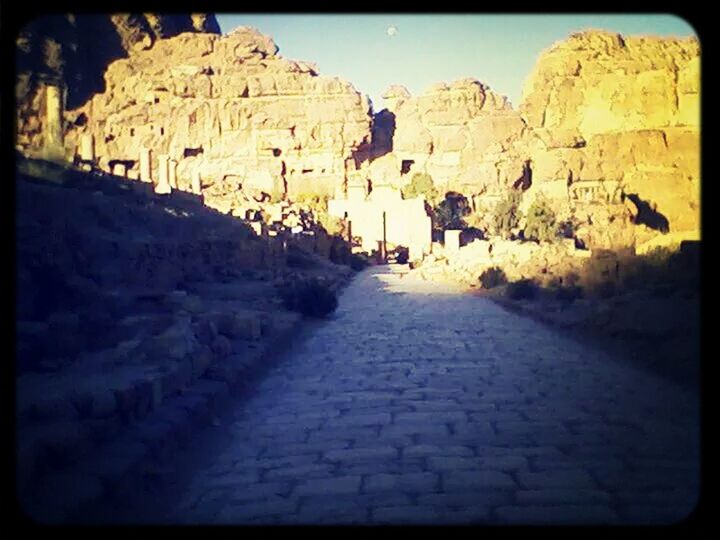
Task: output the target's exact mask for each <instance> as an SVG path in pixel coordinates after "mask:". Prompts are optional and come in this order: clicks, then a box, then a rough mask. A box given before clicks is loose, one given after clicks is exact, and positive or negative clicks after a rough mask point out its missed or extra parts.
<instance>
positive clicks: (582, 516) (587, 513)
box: [495, 505, 620, 525]
mask: <svg viewBox="0 0 720 540" xmlns="http://www.w3.org/2000/svg"><path fill="white" fill-rule="evenodd" d="M495 515H496V516H497V521H498V522H499V523H508V524H513V525H617V524H618V523H619V522H620V517H619V516H618V514H617V513H616V512H615V511H614V510H612V509H611V508H609V507H608V506H602V505H587V506H586V505H562V506H501V507H499V508H496V509H495Z"/></svg>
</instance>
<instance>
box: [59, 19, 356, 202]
mask: <svg viewBox="0 0 720 540" xmlns="http://www.w3.org/2000/svg"><path fill="white" fill-rule="evenodd" d="M105 86H106V90H105V92H104V93H100V94H95V95H94V96H93V98H92V100H90V101H88V102H87V103H86V104H84V105H83V106H81V107H79V108H78V109H75V110H73V111H70V112H69V113H68V114H67V119H68V120H69V126H68V130H67V131H66V133H65V145H66V151H67V152H68V153H71V154H72V153H76V152H78V151H79V148H80V146H81V139H82V137H83V136H87V134H91V135H92V136H93V140H94V156H95V159H96V160H97V161H98V162H99V164H100V166H101V167H102V168H104V169H109V168H110V162H111V161H114V160H122V161H126V162H127V167H128V170H129V171H132V170H135V169H139V156H140V154H141V151H142V149H144V148H146V149H150V150H151V152H152V156H151V164H152V176H153V178H155V179H157V178H158V172H159V171H158V159H157V158H158V156H161V155H166V156H168V157H169V159H170V160H173V161H174V162H175V163H176V164H177V165H176V166H177V171H176V173H177V186H178V188H179V189H183V190H187V191H190V190H191V183H192V178H193V176H194V175H199V177H200V179H201V184H202V188H203V194H204V195H205V196H206V202H207V204H208V205H210V206H215V207H217V208H218V209H221V210H223V211H231V210H232V208H233V207H234V199H233V198H234V196H235V194H236V192H237V191H238V189H239V188H242V189H243V190H245V191H251V192H252V191H253V190H254V191H257V192H265V193H267V194H277V195H282V194H284V193H288V194H290V195H296V194H298V193H299V192H300V191H317V192H325V193H328V194H332V193H333V192H334V190H335V188H336V187H338V186H340V185H342V183H343V182H344V180H345V175H346V170H347V169H348V168H352V169H354V168H355V161H354V159H353V154H354V152H355V150H357V149H358V148H359V147H360V146H361V145H363V144H366V143H367V142H368V141H369V139H370V116H369V114H368V111H369V108H370V106H369V102H368V100H367V98H366V97H364V96H361V95H360V94H359V93H358V92H357V91H356V90H355V89H354V88H353V87H352V86H351V85H350V84H349V83H347V82H345V81H342V80H340V79H337V78H333V77H323V76H320V75H318V74H317V70H316V68H315V67H314V66H313V65H311V64H307V63H304V62H295V61H291V60H288V59H285V58H283V57H281V56H279V55H278V48H277V46H276V45H275V43H274V42H273V40H272V39H271V38H269V37H268V36H265V35H263V34H261V33H259V32H258V31H257V30H255V29H252V28H247V27H242V28H239V29H237V30H236V31H234V32H232V33H231V34H229V35H227V36H218V35H215V34H208V33H203V34H196V33H183V34H180V35H178V36H176V37H173V38H170V39H163V40H159V41H158V42H157V43H155V44H154V45H153V47H152V48H150V49H148V50H143V51H136V52H133V53H132V54H130V56H129V57H128V58H126V59H120V60H117V61H115V62H113V63H112V64H110V66H108V69H107V71H106V72H105ZM238 203H239V201H238Z"/></svg>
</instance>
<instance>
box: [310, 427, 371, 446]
mask: <svg viewBox="0 0 720 540" xmlns="http://www.w3.org/2000/svg"><path fill="white" fill-rule="evenodd" d="M379 429H380V428H378V427H343V428H342V429H335V430H333V429H321V430H319V431H313V432H312V433H310V434H309V436H308V438H307V441H306V442H308V443H323V442H334V441H343V440H345V441H354V440H369V439H377V438H378V437H377V435H378V431H379ZM383 429H384V428H383Z"/></svg>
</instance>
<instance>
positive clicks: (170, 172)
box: [168, 159, 177, 189]
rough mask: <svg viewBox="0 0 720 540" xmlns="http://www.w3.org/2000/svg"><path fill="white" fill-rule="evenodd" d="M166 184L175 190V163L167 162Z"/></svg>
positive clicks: (170, 160) (173, 161) (172, 160)
mask: <svg viewBox="0 0 720 540" xmlns="http://www.w3.org/2000/svg"><path fill="white" fill-rule="evenodd" d="M168 184H170V187H171V188H173V189H177V161H175V160H174V159H169V160H168Z"/></svg>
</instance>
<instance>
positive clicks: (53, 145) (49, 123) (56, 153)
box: [45, 85, 65, 160]
mask: <svg viewBox="0 0 720 540" xmlns="http://www.w3.org/2000/svg"><path fill="white" fill-rule="evenodd" d="M62 117H63V95H62V88H60V87H58V86H53V85H48V86H46V87H45V121H46V125H45V156H46V157H47V159H52V160H58V159H63V158H64V154H65V151H64V149H63V127H62V126H63V124H62Z"/></svg>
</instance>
